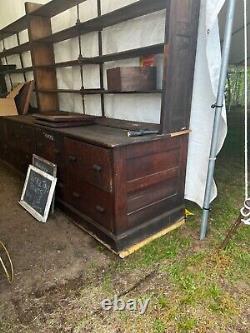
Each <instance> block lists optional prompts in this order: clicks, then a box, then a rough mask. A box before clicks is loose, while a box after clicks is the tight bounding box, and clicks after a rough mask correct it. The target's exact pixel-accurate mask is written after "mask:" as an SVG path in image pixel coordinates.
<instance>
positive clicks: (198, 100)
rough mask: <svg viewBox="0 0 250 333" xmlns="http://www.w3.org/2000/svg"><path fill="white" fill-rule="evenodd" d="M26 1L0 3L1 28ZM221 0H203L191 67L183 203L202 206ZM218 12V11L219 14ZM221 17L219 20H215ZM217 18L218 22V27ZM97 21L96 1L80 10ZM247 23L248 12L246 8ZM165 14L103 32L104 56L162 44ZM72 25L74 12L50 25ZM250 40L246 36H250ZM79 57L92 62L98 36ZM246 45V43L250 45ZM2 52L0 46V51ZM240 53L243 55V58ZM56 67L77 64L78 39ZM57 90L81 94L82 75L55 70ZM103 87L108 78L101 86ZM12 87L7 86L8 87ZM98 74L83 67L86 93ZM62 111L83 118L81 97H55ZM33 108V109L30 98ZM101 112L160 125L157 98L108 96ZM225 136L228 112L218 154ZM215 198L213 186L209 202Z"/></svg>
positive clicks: (64, 46) (234, 55)
mask: <svg viewBox="0 0 250 333" xmlns="http://www.w3.org/2000/svg"><path fill="white" fill-rule="evenodd" d="M24 2H25V0H19V1H18V4H17V1H15V0H9V1H8V2H6V1H5V2H4V1H1V2H0V17H1V20H0V22H1V25H2V26H5V25H7V24H9V23H10V22H12V21H14V20H16V19H18V18H19V17H20V16H22V15H23V14H24ZM33 2H38V3H46V2H48V0H33ZM133 2H136V0H102V1H101V4H102V13H103V14H104V13H107V12H110V11H112V10H115V9H117V8H120V7H123V6H126V5H128V4H131V3H133ZM225 3H226V1H225V0H201V16H200V24H199V36H198V49H197V58H196V67H195V80H194V91H193V102H192V112H191V123H190V126H191V130H192V133H191V135H190V141H189V154H188V164H187V177H186V191H185V197H186V198H187V199H189V200H192V201H194V202H196V203H197V204H199V205H200V206H202V203H203V197H204V190H205V182H206V174H207V166H208V158H209V150H210V142H211V136H212V128H213V119H214V110H212V109H211V105H212V104H213V103H214V102H215V100H216V93H217V87H218V79H219V70H220V62H221V50H220V39H221V40H222V39H223V29H224V24H225V16H226V5H225ZM242 3H243V1H238V0H236V4H237V7H236V19H235V28H234V31H238V30H239V29H240V27H241V26H242V25H243V19H242V13H243V11H242ZM221 8H222V10H221ZM219 12H220V14H219ZM218 14H219V22H220V31H221V35H220V34H219V25H218ZM96 15H97V6H96V1H95V0H88V1H86V2H84V3H82V4H80V19H81V21H86V20H88V19H91V18H93V17H95V16H96ZM248 17H249V22H250V12H249V8H248ZM164 21H165V11H161V12H159V13H154V14H151V15H147V16H144V17H141V18H137V19H134V20H132V21H129V22H123V23H121V24H118V25H116V26H114V27H109V28H107V29H104V31H103V51H104V53H112V52H118V51H123V50H126V49H130V48H135V47H140V46H147V45H152V44H156V43H162V42H163V41H164ZM75 22H76V8H72V9H70V10H68V11H66V12H64V13H61V14H59V15H57V16H56V17H54V18H53V19H52V29H53V32H56V31H59V30H61V29H64V28H67V27H69V26H71V25H74V24H75ZM249 36H250V34H249ZM20 38H21V42H25V41H27V40H28V34H27V31H24V32H22V33H21V34H20ZM242 40H243V30H239V31H238V32H235V33H234V35H233V45H232V52H231V59H230V60H231V63H238V62H239V61H240V60H242V59H243V56H242V55H243V44H242ZM81 41H82V48H83V54H84V55H86V56H95V55H97V54H98V43H97V33H96V32H94V33H90V34H86V35H83V36H82V38H81ZM16 42H17V41H16V36H12V37H10V38H8V39H6V40H5V47H6V48H9V47H13V46H16ZM249 44H250V43H249ZM1 47H3V45H1V43H0V48H1ZM241 50H242V52H241ZM54 51H55V58H56V61H67V60H73V59H76V58H77V57H78V55H79V49H78V41H77V39H76V38H75V39H72V40H67V41H64V42H61V43H57V44H55V45H54ZM8 62H9V63H12V62H13V63H16V64H17V65H18V67H21V64H20V59H19V56H18V55H15V56H11V57H8ZM162 62H163V61H162V56H159V57H158V58H157V63H158V65H157V66H158V69H159V70H158V73H159V75H158V88H161V79H162V73H161V72H162V68H163V66H162ZM138 64H139V59H138V58H136V59H130V60H122V61H116V62H110V63H107V64H106V65H105V69H107V68H111V67H116V66H120V65H122V66H128V65H138ZM24 65H25V66H31V57H30V52H26V53H25V54H24ZM11 78H12V81H13V83H17V82H22V81H23V76H22V74H19V75H12V76H11ZM32 78H33V74H32V72H29V73H27V79H28V80H32ZM57 78H58V87H59V88H66V89H67V88H68V89H79V88H80V87H81V79H80V70H79V68H77V67H73V68H58V69H57ZM104 82H105V86H106V87H107V83H106V78H105V80H104ZM8 84H9V86H10V82H8ZM99 84H100V82H99V69H98V66H96V65H89V66H84V86H85V88H98V87H99ZM59 101H60V108H61V109H62V110H67V111H74V112H79V113H81V112H82V111H83V104H82V100H81V96H80V95H73V94H59ZM84 102H85V106H86V111H87V113H89V114H96V115H100V114H101V107H100V105H101V103H100V96H96V95H94V96H86V97H85V100H84ZM33 104H34V105H36V101H35V97H34V96H33ZM105 105H106V107H105V110H106V114H107V116H108V117H115V118H120V119H128V120H134V121H145V122H155V123H159V121H160V106H161V97H160V95H156V94H147V95H133V96H130V95H118V96H117V95H110V96H109V95H107V96H105ZM226 133H227V125H226V112H225V109H223V115H222V119H221V131H220V139H219V144H218V151H219V150H220V148H221V147H222V145H223V142H224V139H225V136H226ZM216 194H217V191H216V186H215V184H214V187H213V193H212V198H215V196H216Z"/></svg>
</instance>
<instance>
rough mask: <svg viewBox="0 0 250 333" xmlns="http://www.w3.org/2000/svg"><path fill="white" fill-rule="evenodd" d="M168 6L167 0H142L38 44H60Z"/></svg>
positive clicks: (41, 40)
mask: <svg viewBox="0 0 250 333" xmlns="http://www.w3.org/2000/svg"><path fill="white" fill-rule="evenodd" d="M166 4H167V1H166V0H154V1H152V0H140V1H138V2H135V3H133V4H131V5H128V6H125V7H122V8H120V9H117V10H114V11H112V12H110V13H107V14H104V15H101V16H99V17H96V18H93V19H91V20H89V21H86V22H82V23H79V24H78V25H75V26H73V27H70V28H67V29H64V30H61V31H59V32H56V33H54V34H52V35H51V36H48V37H46V38H41V39H38V40H37V42H47V43H48V42H52V43H58V42H62V41H64V40H67V39H70V38H74V37H77V36H78V35H79V33H81V34H85V33H89V32H94V31H101V30H102V29H104V28H106V27H109V26H112V25H115V24H118V23H121V22H124V21H127V20H130V19H134V18H137V17H140V16H143V15H147V14H150V13H154V12H157V11H159V10H162V9H165V8H166Z"/></svg>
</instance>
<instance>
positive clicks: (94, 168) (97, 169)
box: [93, 164, 102, 172]
mask: <svg viewBox="0 0 250 333" xmlns="http://www.w3.org/2000/svg"><path fill="white" fill-rule="evenodd" d="M93 170H95V171H96V172H101V171H102V167H101V166H100V165H98V164H94V165H93Z"/></svg>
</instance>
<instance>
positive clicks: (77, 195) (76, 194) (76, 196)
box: [73, 192, 81, 199]
mask: <svg viewBox="0 0 250 333" xmlns="http://www.w3.org/2000/svg"><path fill="white" fill-rule="evenodd" d="M73 197H74V198H76V199H79V198H80V197H81V196H80V194H79V193H77V192H73Z"/></svg>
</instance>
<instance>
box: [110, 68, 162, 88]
mask: <svg viewBox="0 0 250 333" xmlns="http://www.w3.org/2000/svg"><path fill="white" fill-rule="evenodd" d="M107 80H108V90H110V91H151V90H156V67H139V66H138V67H117V68H111V69H108V70H107Z"/></svg>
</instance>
